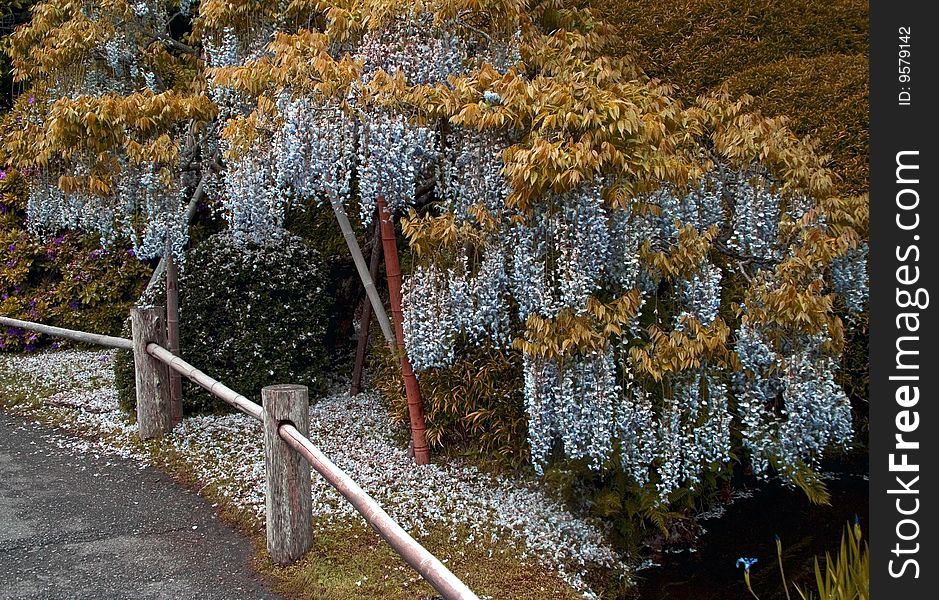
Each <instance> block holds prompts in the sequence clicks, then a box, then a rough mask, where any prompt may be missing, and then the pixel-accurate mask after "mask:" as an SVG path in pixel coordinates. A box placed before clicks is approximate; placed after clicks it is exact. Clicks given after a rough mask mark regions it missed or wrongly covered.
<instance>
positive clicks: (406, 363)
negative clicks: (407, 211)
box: [378, 196, 430, 465]
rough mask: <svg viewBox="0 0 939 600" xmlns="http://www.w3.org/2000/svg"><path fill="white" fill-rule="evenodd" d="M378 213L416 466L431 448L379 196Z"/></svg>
mask: <svg viewBox="0 0 939 600" xmlns="http://www.w3.org/2000/svg"><path fill="white" fill-rule="evenodd" d="M378 216H379V219H378V220H379V222H380V223H381V241H382V245H383V246H384V255H385V275H386V276H387V278H388V295H389V296H390V298H391V318H392V319H393V320H394V326H395V334H396V337H397V339H398V353H399V356H400V358H401V375H402V377H404V391H405V393H406V394H407V398H408V418H409V420H410V423H411V442H412V443H413V445H414V462H416V463H417V464H419V465H426V464H429V463H430V449H429V448H428V447H427V438H426V434H425V431H426V429H427V428H426V425H425V424H424V403H423V401H422V400H421V388H420V385H419V384H418V382H417V377H415V375H414V369H413V368H412V367H411V361H410V360H409V359H408V355H407V351H406V350H405V347H404V323H403V321H404V319H403V313H402V310H401V265H400V263H399V262H398V245H397V241H396V239H395V228H394V222H393V218H394V217H392V215H391V214H390V213H388V212H386V211H385V199H384V198H383V197H381V196H379V197H378Z"/></svg>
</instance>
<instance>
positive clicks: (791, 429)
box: [734, 323, 852, 475]
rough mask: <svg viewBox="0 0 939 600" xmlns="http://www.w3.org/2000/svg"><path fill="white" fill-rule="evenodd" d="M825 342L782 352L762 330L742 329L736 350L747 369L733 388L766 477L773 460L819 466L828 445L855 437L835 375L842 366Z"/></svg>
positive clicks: (757, 467)
mask: <svg viewBox="0 0 939 600" xmlns="http://www.w3.org/2000/svg"><path fill="white" fill-rule="evenodd" d="M825 341H826V339H825V338H824V337H821V336H816V337H813V338H810V339H807V340H803V341H802V342H801V344H800V347H798V348H795V349H793V351H792V352H790V353H789V354H788V355H785V356H783V355H780V354H777V353H776V352H773V351H772V350H771V349H770V346H769V344H768V343H767V342H766V340H765V339H763V334H762V333H761V332H760V331H759V330H758V329H756V328H753V327H750V326H749V325H747V324H746V323H744V324H743V325H741V327H740V329H739V330H738V332H737V344H736V348H735V350H736V352H737V355H738V356H739V357H740V362H741V364H742V365H743V367H744V369H743V370H742V371H741V372H739V373H736V374H735V375H734V387H735V394H736V397H737V406H738V413H739V414H740V420H741V425H742V427H741V432H742V435H743V446H744V448H745V449H747V450H748V451H749V452H750V457H751V461H752V463H753V469H754V472H755V473H757V474H761V475H764V474H765V473H766V471H767V469H768V467H769V464H770V460H771V459H777V460H779V461H780V463H781V465H780V466H782V467H783V468H788V469H797V468H798V467H799V465H800V464H805V465H809V466H817V461H818V459H819V457H820V456H821V454H822V452H823V451H824V450H825V449H826V448H827V447H828V446H829V445H831V444H842V445H844V444H847V443H848V441H849V440H850V439H851V434H852V429H851V405H850V402H849V400H848V398H847V396H846V395H845V393H844V390H843V389H842V388H841V386H839V385H838V384H837V382H836V381H835V379H834V372H835V369H836V368H837V364H836V363H835V361H834V359H832V358H831V357H829V356H826V355H825V354H824V353H823V352H821V348H820V347H821V345H822V344H823V343H824V342H825Z"/></svg>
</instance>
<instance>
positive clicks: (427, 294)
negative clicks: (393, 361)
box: [402, 245, 511, 370]
mask: <svg viewBox="0 0 939 600" xmlns="http://www.w3.org/2000/svg"><path fill="white" fill-rule="evenodd" d="M481 255H482V256H481V259H480V260H479V264H478V266H477V269H476V272H475V274H471V273H470V267H469V257H468V256H465V255H464V256H462V257H460V259H459V260H458V264H457V265H456V267H455V268H453V269H449V270H448V271H446V272H444V271H441V270H440V269H438V268H437V267H436V266H434V265H429V266H427V267H423V266H421V267H418V268H417V269H416V270H415V272H414V274H412V275H411V276H409V277H407V278H406V279H405V280H404V285H403V288H402V296H403V297H402V304H403V309H404V323H403V325H404V340H405V345H406V347H407V351H408V357H409V358H410V359H411V364H412V365H413V366H414V368H415V369H418V370H420V369H425V368H431V367H444V366H448V365H450V364H452V363H453V359H454V358H455V343H456V339H457V336H458V335H460V334H462V335H464V336H466V338H467V339H468V340H469V341H473V342H475V343H476V344H482V343H484V342H485V343H488V344H491V345H493V346H495V347H497V348H503V349H504V348H507V347H508V345H509V342H510V341H511V336H510V329H509V325H510V321H509V309H508V305H507V302H506V301H507V298H508V279H507V277H506V274H505V258H504V252H503V249H502V248H500V247H497V246H491V245H486V246H484V247H483V248H482V252H481Z"/></svg>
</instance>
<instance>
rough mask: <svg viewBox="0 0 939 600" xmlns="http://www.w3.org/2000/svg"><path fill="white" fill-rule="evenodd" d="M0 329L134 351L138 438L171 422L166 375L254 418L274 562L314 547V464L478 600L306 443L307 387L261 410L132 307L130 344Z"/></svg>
mask: <svg viewBox="0 0 939 600" xmlns="http://www.w3.org/2000/svg"><path fill="white" fill-rule="evenodd" d="M0 325H6V326H9V327H18V328H21V329H26V330H29V331H35V332H38V333H45V334H48V335H52V336H55V337H60V338H65V339H69V340H74V341H78V342H84V343H88V344H95V345H99V346H105V347H109V348H119V349H122V350H132V351H133V352H134V368H135V374H136V384H137V425H138V433H139V435H140V437H141V438H143V439H147V438H159V437H161V436H163V435H164V434H166V433H168V432H170V431H171V430H172V428H173V426H174V425H175V423H176V420H175V419H174V412H175V411H176V410H178V409H179V407H174V406H173V400H172V399H171V393H170V385H171V384H170V373H171V371H175V372H176V373H179V374H180V375H181V376H183V377H185V378H186V379H189V380H190V381H192V382H193V383H195V384H197V385H199V386H201V387H203V388H205V389H206V390H207V391H208V392H209V393H210V394H212V395H213V396H215V397H216V398H219V399H220V400H223V401H225V402H227V403H228V404H230V405H231V406H233V407H235V408H236V409H238V410H239V411H241V412H243V413H244V414H246V415H248V416H250V417H252V418H254V419H255V420H257V421H260V422H261V424H262V427H263V434H264V465H265V508H266V511H265V512H266V519H267V549H268V552H269V553H270V555H271V559H272V560H273V561H274V562H275V563H277V564H289V563H291V562H294V561H296V560H297V559H299V558H300V557H301V556H302V555H303V554H305V553H306V552H307V551H308V550H309V549H310V547H311V545H312V539H313V536H312V524H313V506H312V494H311V487H310V482H311V473H310V467H312V468H313V469H315V470H316V472H317V473H319V474H320V475H321V476H323V478H325V479H326V481H327V482H329V484H330V485H332V486H333V487H334V488H336V490H338V491H339V493H340V494H342V496H343V497H344V498H345V499H346V500H347V501H348V502H349V503H350V504H352V506H353V507H354V508H355V509H356V510H357V511H358V512H359V514H361V515H362V516H363V517H364V518H365V521H366V522H367V523H368V524H369V525H370V526H371V527H372V528H373V529H375V531H377V532H378V534H379V535H381V536H382V538H384V539H385V541H387V542H388V544H389V545H391V547H392V548H394V550H395V551H396V552H397V553H398V554H399V555H400V556H401V558H403V559H404V560H405V562H407V563H408V564H409V565H410V566H411V567H412V568H413V569H414V570H415V571H417V572H418V573H419V574H420V575H421V576H422V577H423V578H424V579H426V580H427V582H428V583H430V585H432V586H433V587H434V589H436V590H437V591H438V592H439V593H440V595H441V596H442V597H443V598H445V599H446V600H470V599H473V600H478V597H477V596H476V594H474V593H473V592H472V591H471V590H470V589H469V587H467V586H466V584H464V583H463V582H462V581H460V579H458V578H457V577H456V576H455V575H454V574H453V573H452V572H451V571H450V570H449V569H447V567H446V566H444V564H443V563H441V562H440V560H438V559H437V558H436V557H435V556H434V555H433V554H431V553H430V552H428V551H427V549H426V548H424V547H423V546H421V545H420V544H419V543H418V542H417V541H416V540H415V539H414V538H413V537H411V536H410V535H409V534H408V533H407V532H406V531H405V530H404V529H403V528H402V527H401V526H400V525H398V523H397V522H395V520H394V519H392V518H391V517H390V516H389V515H388V513H386V512H385V511H384V510H383V509H382V508H381V506H380V505H379V504H378V503H377V502H376V501H375V499H374V498H372V497H371V496H369V495H368V494H367V493H366V492H365V491H364V490H362V488H361V487H359V485H358V484H357V483H356V482H355V481H354V480H353V479H352V478H351V477H349V475H348V474H346V473H345V472H344V471H343V470H342V469H340V468H339V467H337V466H336V465H335V464H333V463H332V461H330V460H329V458H327V457H326V456H325V455H324V454H323V453H322V452H321V451H320V450H319V448H317V447H316V446H315V445H314V444H313V443H312V442H311V441H310V440H309V438H308V437H307V436H308V435H309V400H308V392H307V388H306V387H305V386H300V385H275V386H269V387H266V388H264V389H262V390H261V400H262V405H258V404H256V403H254V402H252V401H251V400H249V399H248V398H245V397H244V396H242V395H241V394H239V393H237V392H235V391H234V390H232V389H231V388H229V387H228V386H226V385H225V384H223V383H221V382H220V381H218V380H216V379H213V378H212V377H210V376H208V375H206V374H205V373H203V372H202V371H200V370H199V369H197V368H196V367H194V366H192V365H190V364H189V363H187V362H186V361H184V360H183V359H182V358H180V357H178V356H175V355H174V354H173V353H172V352H170V351H169V350H167V349H166V348H165V347H164V345H165V335H166V334H165V332H166V324H165V322H164V310H163V308H162V307H156V306H148V307H141V308H134V309H132V310H131V325H132V331H133V339H130V340H128V339H125V338H118V337H113V336H107V335H99V334H94V333H86V332H83V331H75V330H72V329H64V328H61V327H52V326H49V325H42V324H40V323H33V322H30V321H21V320H19V319H12V318H9V317H0Z"/></svg>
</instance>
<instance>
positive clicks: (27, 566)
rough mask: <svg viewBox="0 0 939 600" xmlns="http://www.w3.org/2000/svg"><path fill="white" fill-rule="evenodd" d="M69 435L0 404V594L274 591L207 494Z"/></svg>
mask: <svg viewBox="0 0 939 600" xmlns="http://www.w3.org/2000/svg"><path fill="white" fill-rule="evenodd" d="M65 435H66V434H62V433H59V432H56V431H53V430H50V429H48V428H45V427H43V426H41V425H37V424H35V423H31V422H28V421H25V420H22V419H20V418H18V417H12V416H9V415H6V414H2V413H0V599H10V600H13V599H16V600H25V599H30V600H38V599H56V600H59V599H66V598H68V599H72V598H75V599H82V598H88V599H91V598H94V599H95V600H111V599H118V598H135V599H138V598H139V599H157V598H159V599H167V600H170V599H172V600H184V599H188V598H193V599H196V598H198V599H200V600H202V599H206V600H212V599H215V598H218V599H222V598H225V599H232V598H259V599H267V598H271V599H273V598H278V596H276V595H275V594H273V593H272V592H271V591H270V590H269V589H268V588H267V586H266V585H265V584H264V583H263V582H262V581H260V579H259V578H258V577H257V575H255V574H254V572H253V571H252V569H251V566H250V560H251V552H252V549H251V544H250V543H249V542H248V540H247V539H245V538H244V537H242V536H241V535H240V534H239V533H238V532H236V531H235V530H233V529H232V528H231V527H228V526H227V525H225V524H223V523H221V522H219V520H218V518H217V516H216V514H215V511H214V510H213V509H212V507H211V506H210V505H208V504H207V503H206V502H205V500H203V499H202V498H200V497H199V496H198V495H197V494H195V493H193V492H191V491H189V490H187V489H185V488H184V487H182V486H180V485H179V484H177V483H175V482H174V481H173V480H172V479H170V478H169V477H167V476H166V475H164V474H163V473H161V472H160V471H158V470H156V469H154V468H153V467H146V468H141V467H140V465H138V464H137V463H135V462H133V461H129V460H123V459H119V458H115V457H108V456H100V457H95V455H93V454H88V453H74V452H73V451H70V450H68V449H60V448H59V447H58V446H57V445H56V443H55V441H56V439H63V438H64V436H65ZM64 439H67V438H64Z"/></svg>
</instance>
